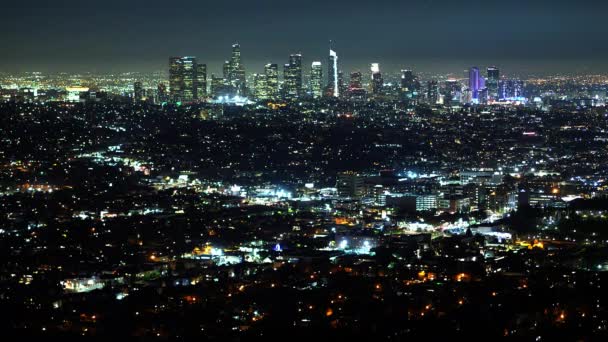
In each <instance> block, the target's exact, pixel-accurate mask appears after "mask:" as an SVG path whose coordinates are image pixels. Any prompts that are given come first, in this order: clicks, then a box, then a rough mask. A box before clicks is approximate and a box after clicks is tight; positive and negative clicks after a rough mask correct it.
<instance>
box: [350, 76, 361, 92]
mask: <svg viewBox="0 0 608 342" xmlns="http://www.w3.org/2000/svg"><path fill="white" fill-rule="evenodd" d="M348 88H349V90H353V89H362V88H363V77H362V75H361V72H360V71H355V72H352V73H351V74H350V84H349V86H348Z"/></svg>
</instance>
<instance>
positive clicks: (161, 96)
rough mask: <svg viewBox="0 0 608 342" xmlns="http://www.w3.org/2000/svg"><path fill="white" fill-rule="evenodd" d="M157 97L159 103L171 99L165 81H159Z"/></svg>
mask: <svg viewBox="0 0 608 342" xmlns="http://www.w3.org/2000/svg"><path fill="white" fill-rule="evenodd" d="M156 98H157V103H163V102H167V101H169V99H168V98H167V86H165V84H164V83H159V84H158V86H157V87H156Z"/></svg>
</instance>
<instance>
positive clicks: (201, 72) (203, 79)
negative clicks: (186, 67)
mask: <svg viewBox="0 0 608 342" xmlns="http://www.w3.org/2000/svg"><path fill="white" fill-rule="evenodd" d="M206 97H207V64H197V65H196V100H202V99H205V98H206Z"/></svg>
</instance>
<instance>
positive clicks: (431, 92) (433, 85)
mask: <svg viewBox="0 0 608 342" xmlns="http://www.w3.org/2000/svg"><path fill="white" fill-rule="evenodd" d="M426 97H427V101H428V103H429V104H432V105H433V104H437V102H439V85H438V84H437V81H435V80H431V81H428V82H427V92H426Z"/></svg>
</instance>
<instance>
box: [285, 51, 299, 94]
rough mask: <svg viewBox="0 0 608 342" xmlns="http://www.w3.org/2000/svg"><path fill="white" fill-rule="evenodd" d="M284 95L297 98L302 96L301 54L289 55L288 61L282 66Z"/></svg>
mask: <svg viewBox="0 0 608 342" xmlns="http://www.w3.org/2000/svg"><path fill="white" fill-rule="evenodd" d="M283 75H284V80H285V82H284V90H285V97H287V98H291V99H293V98H298V97H301V96H302V55H301V54H293V55H290V56H289V63H288V64H285V68H284V74H283Z"/></svg>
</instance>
